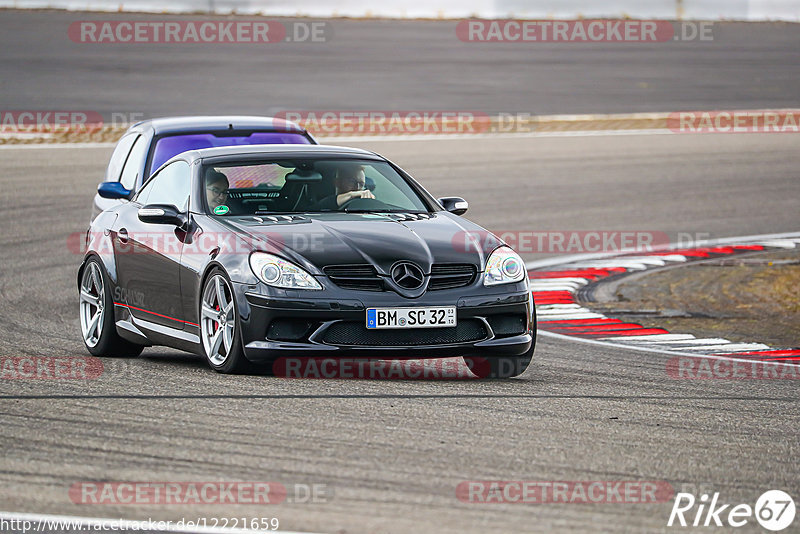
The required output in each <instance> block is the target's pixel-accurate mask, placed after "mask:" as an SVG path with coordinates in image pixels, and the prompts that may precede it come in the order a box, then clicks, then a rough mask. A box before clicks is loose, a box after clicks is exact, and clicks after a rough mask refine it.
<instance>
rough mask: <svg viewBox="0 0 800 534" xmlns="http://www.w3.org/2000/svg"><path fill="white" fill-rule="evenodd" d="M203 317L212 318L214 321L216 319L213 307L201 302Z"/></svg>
mask: <svg viewBox="0 0 800 534" xmlns="http://www.w3.org/2000/svg"><path fill="white" fill-rule="evenodd" d="M203 317H204V318H206V319H213V320H214V321H216V320H217V312H216V310H214V309H213V308H211V307H210V306H209V305H208V304H205V303H203Z"/></svg>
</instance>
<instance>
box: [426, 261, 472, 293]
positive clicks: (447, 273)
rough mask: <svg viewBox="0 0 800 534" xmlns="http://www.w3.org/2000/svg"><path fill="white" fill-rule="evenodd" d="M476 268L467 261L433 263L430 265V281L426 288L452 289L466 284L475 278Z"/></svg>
mask: <svg viewBox="0 0 800 534" xmlns="http://www.w3.org/2000/svg"><path fill="white" fill-rule="evenodd" d="M477 272H478V269H477V268H476V267H475V266H474V265H470V264H468V263H434V264H433V265H432V266H431V281H430V282H429V283H428V289H430V290H431V291H435V290H437V289H453V288H455V287H464V286H468V285H470V284H471V283H472V281H473V280H474V279H475V275H476V274H477Z"/></svg>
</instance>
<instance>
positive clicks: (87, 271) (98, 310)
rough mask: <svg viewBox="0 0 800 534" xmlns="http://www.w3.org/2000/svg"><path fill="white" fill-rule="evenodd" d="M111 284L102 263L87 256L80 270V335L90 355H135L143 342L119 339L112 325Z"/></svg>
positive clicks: (140, 350) (128, 356)
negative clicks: (139, 343)
mask: <svg viewBox="0 0 800 534" xmlns="http://www.w3.org/2000/svg"><path fill="white" fill-rule="evenodd" d="M110 287H111V284H110V283H109V278H108V275H107V274H106V271H105V269H104V268H103V264H102V263H101V262H100V260H98V259H97V258H89V259H88V260H87V261H86V264H85V265H84V267H83V271H82V272H81V280H80V285H79V286H78V301H79V305H78V306H79V315H80V322H81V337H82V338H83V344H84V346H85V347H86V350H88V351H89V353H90V354H92V355H93V356H101V357H127V358H130V357H135V356H138V355H139V354H141V353H142V350H143V349H144V346H143V345H138V344H136V343H131V342H130V341H128V340H125V339H122V338H121V337H120V336H119V334H118V333H117V327H116V325H115V324H114V299H113V298H112V297H111V291H110Z"/></svg>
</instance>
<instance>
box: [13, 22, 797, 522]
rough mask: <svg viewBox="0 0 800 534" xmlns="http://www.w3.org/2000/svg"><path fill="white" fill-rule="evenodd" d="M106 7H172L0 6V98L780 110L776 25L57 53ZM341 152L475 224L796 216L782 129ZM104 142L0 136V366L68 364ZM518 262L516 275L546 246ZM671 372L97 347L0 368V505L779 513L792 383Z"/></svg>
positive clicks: (600, 364)
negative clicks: (246, 368) (95, 496)
mask: <svg viewBox="0 0 800 534" xmlns="http://www.w3.org/2000/svg"><path fill="white" fill-rule="evenodd" d="M112 17H113V18H116V19H117V20H120V19H122V20H144V19H150V20H152V19H156V20H163V19H167V18H171V17H170V16H167V15H134V14H123V15H119V16H115V15H112V14H85V13H63V12H38V13H37V12H32V11H31V12H20V11H6V10H3V11H0V72H3V76H2V77H0V95H2V96H1V97H0V104H2V109H3V110H17V111H19V110H91V111H96V112H99V113H101V114H103V116H104V117H106V119H108V117H109V115H110V114H112V113H120V114H124V115H126V116H127V114H131V113H136V114H141V116H142V117H153V116H158V115H177V114H209V113H214V114H225V113H249V114H271V113H277V112H279V111H282V110H287V109H300V110H325V109H333V110H475V111H482V112H486V113H499V112H509V113H517V112H527V113H532V114H549V113H616V112H621V113H623V112H648V111H673V110H703V109H717V110H719V109H754V108H772V109H775V108H793V107H794V108H797V107H799V106H798V103H797V94H798V93H797V88H798V85H800V70H798V69H797V65H798V64H800V37H799V36H800V33H798V31H797V25H794V24H741V23H723V24H718V25H716V26H715V39H714V41H713V42H691V43H680V42H669V43H656V44H620V43H606V44H603V43H600V44H591V45H581V44H577V43H562V44H546V45H539V46H525V45H516V44H491V45H480V44H468V43H463V42H460V41H458V39H456V37H455V23H454V22H440V21H412V22H397V21H382V20H370V21H357V20H337V21H333V22H331V25H332V26H331V28H332V39H331V41H330V42H329V43H281V44H276V45H274V47H272V46H273V45H270V46H271V47H272V48H265V49H263V50H262V49H259V48H253V47H252V45H224V46H223V45H220V46H217V45H205V44H197V45H186V46H172V45H159V44H150V45H113V46H102V45H100V46H96V45H89V44H80V43H75V42H71V41H69V39H68V37H67V28H68V26H69V24H70V23H71V22H74V21H79V20H86V19H90V20H104V19H110V18H112ZM201 18H203V17H200V16H191V17H183V19H193V20H197V19H201ZM340 143H341V144H347V145H352V146H360V147H364V148H368V149H371V150H375V151H377V152H379V153H381V154H382V155H384V156H386V157H388V158H390V159H392V160H393V161H395V162H396V163H397V164H399V165H400V166H402V167H403V168H405V169H406V170H408V171H409V172H410V173H411V174H412V175H414V176H415V177H416V178H417V179H418V180H420V181H421V182H422V183H423V184H424V185H425V186H426V187H427V188H428V189H429V190H430V191H431V192H432V193H434V194H435V195H438V196H445V195H458V196H463V197H465V198H466V199H467V200H468V201H469V202H470V210H469V212H468V214H467V217H469V218H471V219H473V220H474V221H476V222H477V223H479V224H481V225H483V226H484V227H486V228H488V229H490V230H496V231H501V230H507V231H522V232H528V231H555V232H560V231H573V230H574V231H588V230H594V231H598V230H600V231H603V230H605V231H629V232H630V231H633V232H636V231H649V232H661V233H663V234H665V235H667V236H669V238H670V240H678V239H685V238H687V237H693V238H697V239H709V238H711V239H713V238H724V237H733V236H747V235H754V234H767V233H780V232H789V231H797V230H798V228H799V227H800V224H799V223H800V211H798V199H799V198H800V179H799V178H800V174H799V172H800V171H798V169H800V135H798V134H736V135H726V134H705V135H689V134H647V133H644V134H642V133H639V134H630V133H624V134H620V133H619V132H617V133H616V134H613V135H612V134H609V133H602V132H601V133H600V134H597V135H586V136H580V135H571V136H548V135H517V136H494V137H493V136H481V135H476V136H472V137H470V136H463V137H459V138H447V137H438V138H437V137H436V136H432V138H427V139H409V140H397V139H382V140H380V139H370V140H367V139H361V140H353V139H350V140H344V141H340ZM110 153H111V146H110V145H108V146H107V145H100V146H97V145H91V146H74V145H73V146H71V145H61V146H18V147H10V146H0V208H1V209H0V256H1V257H2V268H0V358H4V359H5V360H6V361H7V360H8V359H9V358H13V357H23V356H39V357H65V356H87V355H88V353H87V352H86V350H85V348H84V346H83V343H82V341H81V337H80V327H79V321H78V313H77V311H78V294H77V287H76V286H77V281H76V275H77V268H78V265H79V263H80V261H81V259H82V256H81V254H80V251H79V250H78V249H77V248H76V247H75V243H76V242H77V241H78V240H79V239H78V238H77V236H79V235H80V234H81V233H83V232H85V230H86V226H87V223H88V220H89V216H90V203H91V198H92V196H93V194H94V192H95V190H96V189H95V188H96V186H97V183H98V182H99V181H100V179H101V177H102V176H103V173H104V169H105V166H106V164H107V162H108V157H109V155H110ZM521 252H522V253H523V257H524V258H525V259H526V260H530V261H535V260H538V259H542V258H546V257H549V256H552V253H551V252H536V251H530V250H528V251H525V250H522V251H521ZM754 341H757V340H754ZM669 358H670V356H667V355H662V354H656V353H649V352H642V351H638V350H635V349H621V348H609V347H603V346H598V345H592V344H586V343H581V342H578V341H574V340H561V339H555V338H553V337H545V336H540V337H539V340H538V344H537V349H536V352H535V355H534V359H533V362H532V364H531V366H530V367H529V369H528V370H527V371H526V372H525V373H524V374H523V375H522V376H521V377H519V378H516V379H511V380H494V381H489V380H486V381H480V380H380V379H372V380H344V379H342V380H339V379H329V380H291V379H282V378H269V377H264V376H225V375H220V374H217V373H214V372H212V371H211V370H210V369H209V368H208V367H207V365H206V363H205V362H204V361H202V360H201V359H200V358H197V357H195V356H192V355H188V354H185V353H180V352H177V351H172V350H167V349H157V348H151V349H146V350H145V351H144V353H143V354H142V356H140V357H138V358H135V359H129V360H121V359H110V360H104V369H103V372H102V374H101V375H100V376H99V377H97V378H95V379H91V380H14V379H8V378H0V414H2V415H1V416H0V450H2V460H0V512H29V513H39V514H64V515H70V516H83V517H105V518H126V519H148V518H154V519H170V520H180V519H182V518H183V519H196V518H203V517H205V518H224V517H227V518H232V517H240V518H241V517H246V518H278V519H279V521H280V529H281V530H283V531H286V530H292V531H303V532H331V533H334V532H335V533H361V532H376V533H383V532H393V533H394V532H397V533H405V532H437V533H438V532H441V533H459V534H460V533H463V532H481V533H483V532H523V531H526V532H528V531H532V532H551V531H561V532H563V531H575V532H594V531H614V532H616V531H636V532H639V531H647V532H653V531H663V530H665V529H666V524H667V520H668V517H669V513H670V510H671V508H672V499H667V500H665V501H664V502H659V503H654V504H653V503H651V504H498V503H492V504H473V503H466V502H462V501H461V500H460V499H459V498H458V496H457V494H456V488H457V487H458V486H459V484H460V483H462V482H465V481H481V480H484V481H485V480H511V481H519V480H525V481H541V482H552V481H642V482H655V483H662V484H669V485H670V486H671V487H672V488H673V490H674V491H682V490H685V491H688V492H691V493H693V494H695V495H699V494H700V493H701V492H703V491H706V492H710V493H713V492H719V493H720V499H722V500H723V501H724V502H726V503H732V504H738V503H749V504H750V505H751V506H752V505H754V504H755V501H756V499H757V498H758V497H759V496H760V495H761V494H762V493H764V492H765V491H767V490H770V489H782V490H784V491H786V492H788V493H790V494H791V495H792V496H793V497H794V498H795V501H796V502H798V503H800V501H798V498H800V464H798V461H797V458H798V454H800V431H799V430H798V428H799V427H800V403H798V383H797V381H796V380H676V379H673V378H670V376H669V375H668V374H667V369H666V363H667V360H668V359H669ZM456 364H458V365H461V366H463V363H460V361H458V360H456ZM2 372H3V368H1V367H0V375H1V374H2ZM83 481H150V482H157V481H161V482H168V481H172V482H178V481H184V482H187V481H216V482H225V481H255V482H275V483H280V484H283V485H284V486H286V487H287V488H310V487H314V486H315V485H316V486H315V487H316V488H320V489H319V492H318V494H317V496H316V498H314V499H312V502H304V501H305V499H303V498H298V497H297V496H293V498H292V499H291V501H292V502H284V503H282V504H275V505H271V506H253V505H247V504H238V505H234V506H232V505H192V504H189V505H164V504H148V505H134V504H128V505H125V504H98V505H91V504H75V503H74V502H73V501H72V499H71V497H70V488H72V487H73V486H74V485H75V484H79V483H81V482H83ZM0 516H2V514H0ZM795 521H796V522H795V525H796V524H797V521H800V519H797V520H795ZM748 529H749V531H756V527H754V524H753V522H752V520H751V525H750V526H749V527H745V528H742V529H738V530H741V531H743V532H744V531H748ZM0 530H2V528H0ZM686 530H687V531H688V530H689V529H686ZM720 530H721V529H720ZM714 531H715V532H716V531H717V530H714ZM759 531H761V530H759ZM787 532H788V530H787Z"/></svg>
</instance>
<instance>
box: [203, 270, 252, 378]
mask: <svg viewBox="0 0 800 534" xmlns="http://www.w3.org/2000/svg"><path fill="white" fill-rule="evenodd" d="M199 312H200V313H199V315H198V316H199V317H200V348H201V351H202V355H203V356H204V357H205V359H206V361H207V362H208V365H209V366H210V367H211V368H212V369H214V370H215V371H217V372H218V373H224V374H241V373H250V372H253V371H255V370H256V367H255V366H254V365H253V364H252V363H250V361H248V360H247V358H246V357H245V355H244V347H243V346H242V341H241V340H242V335H241V325H240V324H239V310H238V309H237V308H236V298H235V297H234V294H233V285H232V284H231V281H230V278H228V275H227V274H226V273H225V272H224V271H223V270H222V269H214V270H212V271H211V273H209V275H208V277H207V278H206V281H205V282H204V283H203V289H202V291H201V292H200V310H199Z"/></svg>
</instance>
